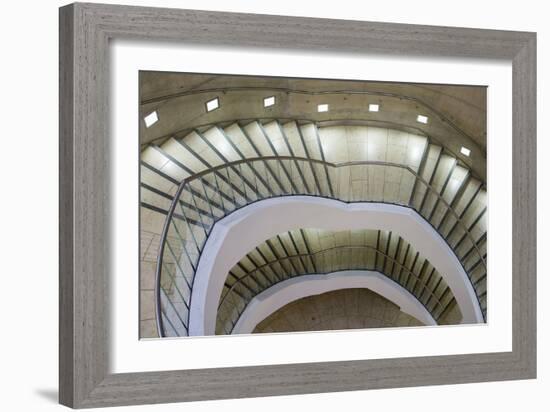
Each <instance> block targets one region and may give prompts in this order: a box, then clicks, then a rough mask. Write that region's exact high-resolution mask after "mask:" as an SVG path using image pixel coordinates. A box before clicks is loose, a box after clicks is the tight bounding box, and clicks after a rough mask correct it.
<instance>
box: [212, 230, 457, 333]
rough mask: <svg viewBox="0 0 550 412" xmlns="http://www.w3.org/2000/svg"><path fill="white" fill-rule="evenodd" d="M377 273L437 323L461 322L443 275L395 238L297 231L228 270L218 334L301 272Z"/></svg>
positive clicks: (371, 232)
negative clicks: (254, 302) (259, 298)
mask: <svg viewBox="0 0 550 412" xmlns="http://www.w3.org/2000/svg"><path fill="white" fill-rule="evenodd" d="M344 270H370V271H378V272H380V273H382V274H384V275H386V276H388V277H389V278H390V279H392V280H393V281H394V282H396V283H398V284H399V285H401V286H402V287H403V288H405V289H407V290H408V291H409V292H410V293H411V294H413V295H414V296H415V297H416V298H417V299H418V300H419V301H420V302H421V303H422V304H423V305H424V306H425V307H426V309H427V310H428V311H429V312H430V314H431V315H432V316H433V318H434V319H435V320H436V321H437V323H438V324H456V323H460V320H461V318H462V316H461V313H460V309H459V307H458V305H457V304H456V301H455V299H454V296H453V294H452V292H451V290H450V289H449V287H448V285H447V284H446V282H445V280H444V279H443V277H442V276H441V274H440V273H439V272H438V271H437V270H436V269H435V268H434V267H433V265H432V264H431V263H430V262H429V261H428V260H427V259H425V258H424V257H423V256H421V255H420V254H419V253H418V251H416V250H415V249H414V247H413V246H412V245H411V244H409V243H408V242H407V241H406V240H404V239H403V238H401V237H400V236H399V235H398V234H396V233H393V232H388V231H380V230H347V231H327V230H320V229H310V228H307V229H299V230H293V231H289V232H286V233H282V234H280V235H277V236H275V237H273V238H271V239H268V240H266V241H265V242H264V243H262V244H260V245H258V246H257V247H256V248H255V249H254V250H252V251H251V252H250V253H248V254H247V255H246V256H245V257H243V259H241V260H240V261H239V262H238V263H237V264H236V265H235V266H234V267H233V268H232V269H231V271H230V272H229V275H228V277H227V279H226V283H225V285H224V290H223V292H222V296H221V298H220V304H219V308H218V318H217V325H216V334H230V333H231V332H232V330H233V327H234V326H235V324H236V322H237V320H238V319H239V316H240V315H241V314H242V312H243V311H244V309H245V308H246V306H247V305H248V303H249V302H250V301H251V300H252V298H254V296H256V295H257V294H259V293H261V292H262V291H263V290H265V289H267V288H269V287H271V286H273V285H275V284H277V283H279V282H282V281H284V280H287V279H289V278H292V277H295V276H300V275H305V274H328V273H332V272H338V271H344Z"/></svg>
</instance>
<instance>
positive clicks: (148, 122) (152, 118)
mask: <svg viewBox="0 0 550 412" xmlns="http://www.w3.org/2000/svg"><path fill="white" fill-rule="evenodd" d="M143 120H144V121H145V127H151V126H152V125H154V124H155V123H156V122H158V121H159V117H158V114H157V111H156V110H155V111H154V112H152V113H149V114H148V115H147V116H145V117H144V118H143Z"/></svg>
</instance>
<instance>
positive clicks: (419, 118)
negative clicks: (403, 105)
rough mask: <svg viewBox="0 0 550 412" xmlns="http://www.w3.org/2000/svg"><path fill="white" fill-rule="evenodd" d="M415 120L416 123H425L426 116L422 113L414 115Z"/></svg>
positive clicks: (426, 120)
mask: <svg viewBox="0 0 550 412" xmlns="http://www.w3.org/2000/svg"><path fill="white" fill-rule="evenodd" d="M416 121H417V122H418V123H424V124H426V123H428V116H424V115H422V114H419V115H418V116H417V117H416Z"/></svg>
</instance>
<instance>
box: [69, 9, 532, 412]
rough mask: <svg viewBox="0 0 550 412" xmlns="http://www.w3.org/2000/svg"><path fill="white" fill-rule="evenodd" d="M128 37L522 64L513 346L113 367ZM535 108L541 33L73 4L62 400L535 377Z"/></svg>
mask: <svg viewBox="0 0 550 412" xmlns="http://www.w3.org/2000/svg"><path fill="white" fill-rule="evenodd" d="M116 38H125V39H147V40H155V41H180V42H185V43H194V44H203V45H209V44H216V45H228V46H245V47H260V48H268V49H269V48H285V49H289V48H292V49H294V50H296V51H300V50H315V51H323V50H325V51H330V52H338V53H382V54H398V55H399V54H407V55H421V56H431V57H458V58H460V57H481V58H498V59H507V60H511V61H512V64H513V89H514V90H513V98H514V103H513V104H514V118H513V139H514V147H515V150H514V155H513V176H514V177H513V242H514V243H513V250H514V252H513V253H514V255H513V294H514V296H513V351H511V352H503V353H492V354H471V355H460V356H438V357H422V358H401V359H386V360H360V361H353V362H322V363H313V364H311V363H310V364H298V365H272V366H256V367H240V368H220V369H201V370H190V371H170V372H153V373H133V374H110V373H109V368H108V365H109V351H108V349H109V346H108V340H107V338H108V322H107V320H108V316H107V315H108V313H107V309H108V296H109V276H108V275H109V274H108V273H107V268H108V267H109V265H108V262H109V259H110V255H109V253H110V252H109V250H110V249H109V242H108V233H109V232H108V228H109V225H110V222H109V211H108V206H109V204H108V193H109V192H108V189H109V187H108V177H109V169H108V167H109V153H110V150H109V134H108V124H109V118H108V113H109V89H108V87H109V85H108V80H109V72H108V68H109V54H108V49H109V48H108V41H109V40H110V39H116ZM535 106H536V36H535V34H533V33H525V32H508V31H498V30H479V29H464V28H451V27H430V26H419V25H403V24H387V23H369V22H357V21H342V20H329V19H311V18H298V17H287V16H265V15H253V14H234V13H218V12H209V11H193V10H175V9H156V8H142V7H128V6H113V5H102V4H81V3H76V4H73V5H69V6H65V7H63V8H61V9H60V229H59V230H60V271H59V276H60V302H59V303H60V336H59V340H60V371H59V375H60V402H61V403H63V404H64V405H67V406H71V407H75V408H83V407H98V406H114V405H127V404H142V403H161V402H178V401H192V400H204V399H222V398H242V397H252V396H274V395H287V394H298V393H316V392H327V391H349V390H358V389H370V388H387V387H404V386H420V385H435V384H450V383H463V382H482V381H492V380H509V379H527V378H534V377H535V375H536V289H535V288H536V267H535V264H536V162H535V159H536V153H535V151H536V129H535V128H536V107H535ZM136 139H137V137H136ZM136 293H137V291H136Z"/></svg>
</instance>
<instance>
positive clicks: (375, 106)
mask: <svg viewBox="0 0 550 412" xmlns="http://www.w3.org/2000/svg"><path fill="white" fill-rule="evenodd" d="M379 110H380V105H379V104H372V103H371V104H369V112H377V111H379Z"/></svg>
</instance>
